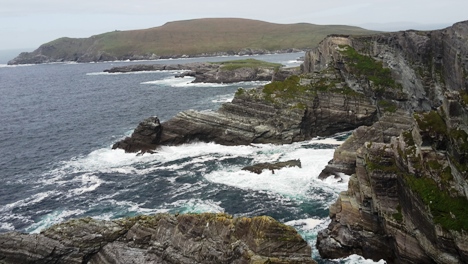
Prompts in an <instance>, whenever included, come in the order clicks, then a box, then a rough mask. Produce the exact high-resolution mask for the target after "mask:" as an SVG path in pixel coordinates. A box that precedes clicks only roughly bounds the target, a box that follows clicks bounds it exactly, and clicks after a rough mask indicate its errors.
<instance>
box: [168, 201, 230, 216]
mask: <svg viewBox="0 0 468 264" xmlns="http://www.w3.org/2000/svg"><path fill="white" fill-rule="evenodd" d="M220 204H221V202H214V201H212V200H201V199H190V200H179V201H177V202H174V203H170V204H165V205H164V206H163V207H165V208H167V210H168V211H169V212H171V213H183V214H187V213H223V212H224V208H222V207H221V206H220Z"/></svg>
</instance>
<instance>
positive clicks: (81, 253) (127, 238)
mask: <svg viewBox="0 0 468 264" xmlns="http://www.w3.org/2000/svg"><path fill="white" fill-rule="evenodd" d="M0 262H1V263H174V264H175V263H278V264H280V263H297V264H299V263H310V264H312V263H315V261H313V260H312V258H311V248H310V246H309V245H308V244H307V242H305V241H304V240H303V239H302V237H301V236H300V235H299V234H298V233H297V232H296V231H295V230H294V229H293V228H292V227H289V226H286V225H284V224H281V223H279V222H277V221H276V220H274V219H273V218H271V217H266V216H259V217H253V218H246V217H241V218H232V217H231V216H229V215H225V214H198V215H195V214H188V215H177V216H174V215H167V214H159V215H154V216H137V217H133V218H127V219H120V220H113V221H100V220H94V219H91V218H85V219H77V220H70V221H68V222H65V223H61V224H58V225H55V226H52V227H50V228H48V229H46V230H45V231H43V232H41V233H40V234H20V233H6V234H0Z"/></svg>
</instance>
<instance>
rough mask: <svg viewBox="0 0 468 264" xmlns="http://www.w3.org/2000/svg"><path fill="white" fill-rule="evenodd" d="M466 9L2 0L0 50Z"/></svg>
mask: <svg viewBox="0 0 468 264" xmlns="http://www.w3.org/2000/svg"><path fill="white" fill-rule="evenodd" d="M467 10H468V1H467V0H437V1H433V0H353V1H349V0H334V1H331V0H288V1H271V0H235V1H223V0H197V1H194V0H191V1H189V0H0V50H9V49H15V50H19V49H23V50H24V51H32V50H34V49H36V48H38V47H39V46H40V45H41V44H43V43H46V42H49V41H52V40H54V39H57V38H60V37H79V38H83V37H90V36H92V35H96V34H100V33H104V32H109V31H114V30H130V29H145V28H151V27H157V26H161V25H163V24H165V23H166V22H171V21H178V20H186V19H195V18H208V17H210V18H213V17H216V18H219V17H236V18H249V19H257V20H263V21H267V22H273V23H281V24H290V23H311V24H320V25H354V26H361V27H364V28H368V29H377V30H384V31H397V30H404V29H422V30H427V29H439V28H444V27H447V26H450V25H452V24H453V23H456V22H459V21H463V20H468V12H467Z"/></svg>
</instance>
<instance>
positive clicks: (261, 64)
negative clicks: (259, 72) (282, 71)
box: [212, 59, 282, 71]
mask: <svg viewBox="0 0 468 264" xmlns="http://www.w3.org/2000/svg"><path fill="white" fill-rule="evenodd" d="M212 63H213V64H219V65H221V69H222V70H226V71H232V70H236V69H240V68H252V69H258V68H271V69H275V70H278V69H279V68H280V67H281V66H282V65H281V64H280V63H272V62H267V61H261V60H256V59H245V60H232V61H222V62H212Z"/></svg>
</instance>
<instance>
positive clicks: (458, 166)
mask: <svg viewBox="0 0 468 264" xmlns="http://www.w3.org/2000/svg"><path fill="white" fill-rule="evenodd" d="M467 43H468V22H467V21H465V22H460V23H457V24H455V25H453V26H452V27H450V28H447V29H444V30H439V31H428V32H420V31H405V32H397V33H385V34H377V35H372V36H365V37H353V36H330V37H328V38H326V39H325V40H324V41H322V43H321V44H320V45H319V47H318V48H317V49H316V50H314V51H311V52H309V53H307V54H306V60H305V63H304V65H303V70H304V72H306V73H314V72H323V70H326V69H329V68H330V67H332V68H334V69H337V70H339V72H340V74H341V75H342V76H344V78H345V79H346V83H347V85H348V86H349V87H351V88H353V90H355V91H360V92H362V93H364V94H366V96H367V97H368V98H369V99H370V101H372V103H373V104H374V105H376V107H377V108H378V112H379V116H380V118H379V121H378V122H376V123H374V124H373V125H371V126H364V127H360V128H358V129H356V130H355V131H354V132H353V135H352V136H351V137H350V138H349V139H348V140H347V141H346V142H345V143H344V144H343V145H342V146H341V147H339V148H338V149H337V150H336V151H335V155H334V159H333V161H332V162H331V163H330V164H329V166H327V168H326V169H325V170H324V172H323V173H322V177H327V176H329V175H337V174H339V173H341V172H345V173H348V174H352V177H351V179H350V181H349V188H348V191H346V192H343V193H341V194H340V196H339V199H338V200H337V201H336V203H335V204H333V205H332V206H331V207H330V218H331V220H332V221H331V223H330V225H329V226H328V228H327V229H325V230H323V231H321V232H320V233H319V236H318V239H317V247H318V249H319V252H320V254H321V256H322V257H324V258H340V257H344V256H348V255H350V254H360V255H363V256H364V257H367V258H372V259H374V260H379V259H382V258H383V259H385V260H386V261H387V262H388V263H468V243H467V241H468V232H467V231H468V214H467V212H468V210H467V209H466V208H468V200H467V198H468V168H467V166H466V164H467V162H468V160H467V154H468V44H467Z"/></svg>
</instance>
